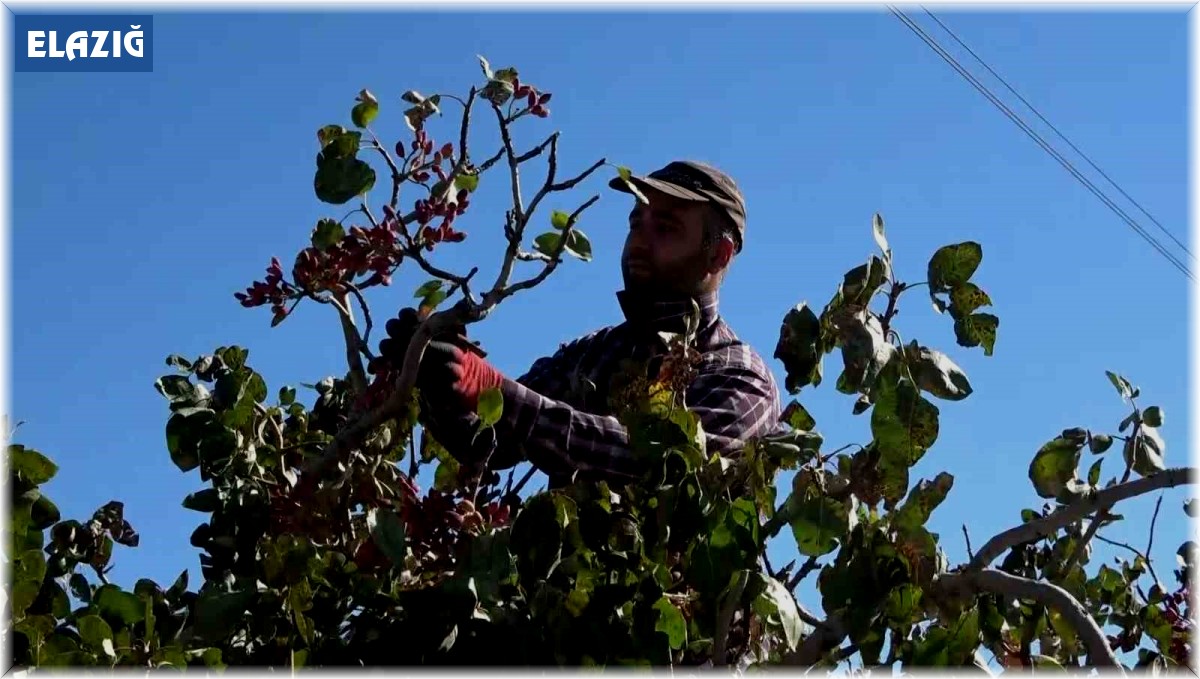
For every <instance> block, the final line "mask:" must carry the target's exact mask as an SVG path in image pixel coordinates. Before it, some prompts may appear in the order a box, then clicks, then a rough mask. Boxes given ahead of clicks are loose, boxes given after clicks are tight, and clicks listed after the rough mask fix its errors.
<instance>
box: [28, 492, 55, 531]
mask: <svg viewBox="0 0 1200 679" xmlns="http://www.w3.org/2000/svg"><path fill="white" fill-rule="evenodd" d="M35 492H36V491H35ZM61 518H62V515H61V514H59V511H58V507H57V506H56V505H55V504H54V503H53V502H51V501H50V498H48V497H46V496H45V495H40V494H39V495H38V499H37V500H34V502H33V506H32V507H30V508H29V520H30V525H31V526H32V527H33V529H34V530H39V531H40V530H46V529H47V528H49V527H50V526H53V525H54V524H56V523H58V521H59V519H61Z"/></svg>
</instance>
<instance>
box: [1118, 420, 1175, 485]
mask: <svg viewBox="0 0 1200 679" xmlns="http://www.w3.org/2000/svg"><path fill="white" fill-rule="evenodd" d="M1166 449H1167V444H1166V442H1165V441H1163V439H1162V436H1160V435H1159V433H1158V430H1157V429H1155V428H1154V427H1149V426H1146V425H1142V426H1141V427H1139V428H1138V431H1137V435H1136V436H1130V437H1129V438H1127V439H1126V440H1125V447H1124V450H1123V452H1124V457H1125V464H1127V465H1131V466H1132V467H1133V471H1135V472H1137V473H1138V474H1140V475H1142V476H1151V475H1153V474H1156V473H1158V472H1161V471H1163V470H1165V469H1166V468H1167V465H1166V461H1165V460H1164V459H1163V455H1164V453H1166Z"/></svg>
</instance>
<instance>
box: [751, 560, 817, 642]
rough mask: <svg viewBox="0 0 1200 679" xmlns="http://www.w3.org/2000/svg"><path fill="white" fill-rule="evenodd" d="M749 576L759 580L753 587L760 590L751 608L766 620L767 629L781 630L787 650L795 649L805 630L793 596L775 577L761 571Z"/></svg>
mask: <svg viewBox="0 0 1200 679" xmlns="http://www.w3.org/2000/svg"><path fill="white" fill-rule="evenodd" d="M751 577H752V578H755V579H757V580H759V582H760V584H758V585H757V586H755V587H754V589H760V590H761V593H760V594H759V595H758V596H757V597H755V598H754V601H753V602H751V608H753V610H754V612H755V613H756V614H757V615H758V616H759V617H760V618H762V619H763V621H764V622H766V625H767V628H768V629H771V630H779V631H782V632H783V641H784V644H785V647H786V648H787V650H788V651H789V652H791V651H794V650H796V647H797V646H798V645H799V644H800V639H801V636H802V635H803V634H804V632H805V630H804V624H803V623H802V622H801V621H800V610H799V608H797V606H796V599H795V597H793V596H792V593H791V592H789V591H788V588H787V586H786V585H784V584H783V583H782V582H780V581H779V580H777V579H775V578H772V577H768V576H766V575H763V574H762V573H754V574H753V575H752V576H751Z"/></svg>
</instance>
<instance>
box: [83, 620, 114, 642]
mask: <svg viewBox="0 0 1200 679" xmlns="http://www.w3.org/2000/svg"><path fill="white" fill-rule="evenodd" d="M77 626H78V627H79V636H80V637H81V638H82V639H83V642H84V643H85V644H87V645H88V646H90V647H91V648H93V649H96V650H101V649H103V648H104V642H105V641H107V642H109V643H112V638H113V631H112V628H111V627H109V626H108V623H107V622H104V619H103V618H101V617H100V616H98V615H85V616H83V617H82V618H80V619H79V622H78V623H77Z"/></svg>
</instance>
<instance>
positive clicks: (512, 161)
mask: <svg viewBox="0 0 1200 679" xmlns="http://www.w3.org/2000/svg"><path fill="white" fill-rule="evenodd" d="M492 110H493V111H495V112H496V120H497V121H498V122H499V124H500V140H501V141H502V142H503V143H504V154H505V155H506V156H507V157H508V174H509V177H510V184H511V188H512V204H513V210H514V211H515V212H516V215H517V222H518V223H523V221H524V220H523V219H522V215H524V214H525V209H524V207H523V206H522V203H521V171H520V168H519V166H520V163H518V162H517V154H516V152H515V151H513V143H512V135H511V134H509V131H508V121H507V120H505V118H504V114H502V113H501V112H500V107H499V106H496V105H495V104H492ZM554 156H555V154H554V153H551V154H550V158H551V160H552V161H553V159H554Z"/></svg>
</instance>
